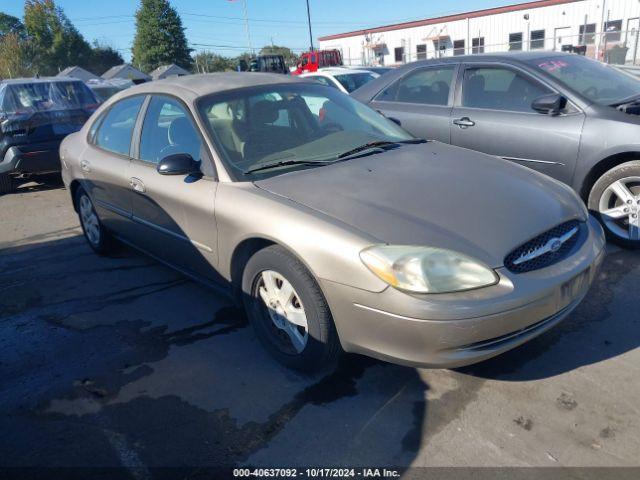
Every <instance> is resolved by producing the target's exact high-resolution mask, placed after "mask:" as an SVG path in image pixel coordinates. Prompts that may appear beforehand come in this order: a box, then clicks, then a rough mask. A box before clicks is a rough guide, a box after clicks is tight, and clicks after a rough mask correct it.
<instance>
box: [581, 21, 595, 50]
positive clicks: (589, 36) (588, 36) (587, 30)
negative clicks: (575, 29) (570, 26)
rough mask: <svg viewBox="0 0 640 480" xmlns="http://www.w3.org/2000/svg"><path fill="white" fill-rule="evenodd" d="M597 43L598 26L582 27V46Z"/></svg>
mask: <svg viewBox="0 0 640 480" xmlns="http://www.w3.org/2000/svg"><path fill="white" fill-rule="evenodd" d="M595 42H596V24H595V23H589V24H587V25H580V45H593V44H594V43H595Z"/></svg>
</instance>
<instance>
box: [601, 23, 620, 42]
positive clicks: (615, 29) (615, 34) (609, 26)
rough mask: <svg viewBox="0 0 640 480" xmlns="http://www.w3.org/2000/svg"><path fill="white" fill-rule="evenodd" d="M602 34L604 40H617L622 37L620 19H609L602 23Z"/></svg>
mask: <svg viewBox="0 0 640 480" xmlns="http://www.w3.org/2000/svg"><path fill="white" fill-rule="evenodd" d="M604 31H605V32H606V35H605V36H604V38H605V42H619V41H620V39H621V38H622V37H621V36H620V32H621V31H622V20H611V21H608V22H606V23H605V24H604Z"/></svg>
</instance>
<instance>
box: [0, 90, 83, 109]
mask: <svg viewBox="0 0 640 480" xmlns="http://www.w3.org/2000/svg"><path fill="white" fill-rule="evenodd" d="M95 104H96V99H95V97H94V96H93V94H92V93H91V90H89V88H88V87H87V86H86V85H85V84H84V83H82V82H33V83H7V84H4V85H2V84H0V111H1V112H2V113H5V114H15V113H19V114H26V113H34V112H41V111H51V110H75V109H91V108H95V106H96V105H95Z"/></svg>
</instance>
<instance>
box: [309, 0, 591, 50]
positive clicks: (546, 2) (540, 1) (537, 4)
mask: <svg viewBox="0 0 640 480" xmlns="http://www.w3.org/2000/svg"><path fill="white" fill-rule="evenodd" d="M582 1H584V0H537V1H534V2H526V3H519V4H516V5H506V6H504V7H495V8H487V9H484V10H475V11H473V12H466V13H457V14H455V15H447V16H444V17H435V18H427V19H425V20H414V21H412V22H404V23H394V24H392V25H385V26H383V27H374V28H367V29H364V30H354V31H352V32H346V33H337V34H335V35H327V36H325V37H320V38H319V39H318V40H320V41H326V40H336V39H338V38H347V37H354V36H356V35H365V34H367V33H380V32H390V31H393V30H401V29H403V28H411V27H422V26H425V25H433V24H435V23H445V22H455V21H457V20H465V19H467V18H477V17H485V16H487V15H496V14H499V13H508V12H518V11H520V10H529V9H532V8H541V7H550V6H553V5H563V4H565V3H575V2H582Z"/></svg>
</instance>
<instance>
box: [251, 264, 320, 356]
mask: <svg viewBox="0 0 640 480" xmlns="http://www.w3.org/2000/svg"><path fill="white" fill-rule="evenodd" d="M258 293H259V295H260V298H261V299H262V301H263V302H264V305H265V306H266V307H267V311H268V313H269V318H270V319H271V322H272V323H273V325H274V326H275V327H276V328H277V329H278V330H280V331H281V332H282V333H283V334H284V338H287V339H288V341H289V342H290V344H291V346H293V348H294V349H295V351H296V352H297V353H300V352H302V351H303V350H304V348H305V346H306V345H307V340H308V338H309V332H308V324H307V316H306V313H305V311H304V307H303V305H302V302H301V301H300V297H299V295H298V293H297V292H296V291H295V289H294V288H293V286H292V285H291V283H290V282H289V281H288V280H287V279H286V278H284V276H282V275H281V274H279V273H278V272H275V271H273V270H266V271H264V272H262V273H261V274H260V279H259V283H258Z"/></svg>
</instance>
